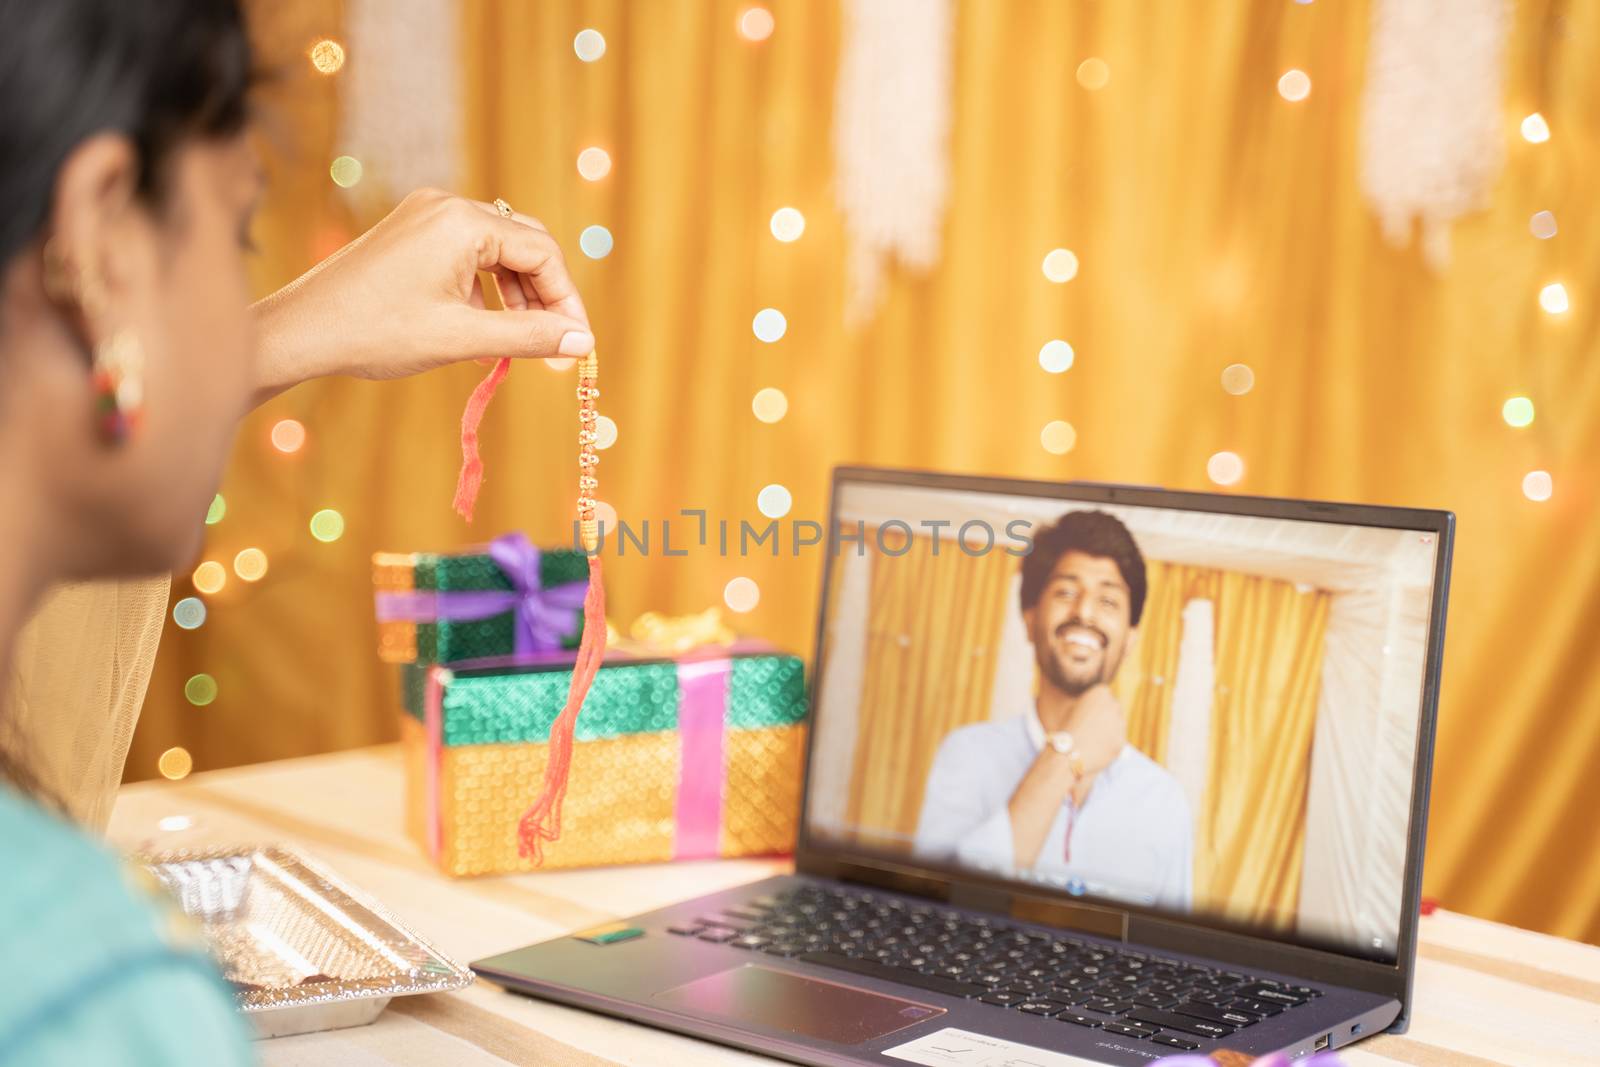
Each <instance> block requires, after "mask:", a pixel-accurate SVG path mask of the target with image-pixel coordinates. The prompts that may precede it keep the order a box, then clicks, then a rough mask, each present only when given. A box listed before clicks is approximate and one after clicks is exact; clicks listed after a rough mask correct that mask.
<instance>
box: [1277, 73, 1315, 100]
mask: <svg viewBox="0 0 1600 1067" xmlns="http://www.w3.org/2000/svg"><path fill="white" fill-rule="evenodd" d="M1278 95H1279V96H1281V97H1283V98H1284V99H1285V100H1287V101H1289V102H1290V103H1292V104H1297V103H1299V102H1300V101H1302V100H1304V99H1305V98H1306V97H1308V96H1310V95H1311V76H1310V75H1309V74H1307V73H1306V72H1305V71H1303V70H1295V69H1290V70H1286V71H1284V72H1283V76H1282V77H1281V78H1279V79H1278Z"/></svg>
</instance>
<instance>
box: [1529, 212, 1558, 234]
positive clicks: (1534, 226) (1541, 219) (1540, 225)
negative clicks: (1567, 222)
mask: <svg viewBox="0 0 1600 1067" xmlns="http://www.w3.org/2000/svg"><path fill="white" fill-rule="evenodd" d="M1528 232H1529V233H1531V234H1533V235H1534V236H1535V237H1537V238H1538V239H1539V240H1541V241H1548V240H1549V239H1550V238H1552V237H1554V236H1555V235H1556V217H1555V214H1554V213H1553V212H1549V211H1535V212H1534V213H1533V217H1532V218H1530V219H1529V220H1528Z"/></svg>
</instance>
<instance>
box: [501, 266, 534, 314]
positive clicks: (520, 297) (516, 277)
mask: <svg viewBox="0 0 1600 1067" xmlns="http://www.w3.org/2000/svg"><path fill="white" fill-rule="evenodd" d="M490 273H491V274H493V276H494V283H495V285H496V286H498V287H499V289H500V303H501V305H502V306H503V307H505V308H507V309H508V310H511V311H521V310H522V309H523V308H526V307H528V306H529V304H528V296H529V292H528V289H527V288H526V287H525V286H524V284H523V278H522V275H520V274H518V273H516V272H515V271H509V270H506V269H505V268H504V267H496V268H495V269H494V270H493V271H491V272H490ZM533 306H534V307H537V306H538V305H537V304H534V305H533Z"/></svg>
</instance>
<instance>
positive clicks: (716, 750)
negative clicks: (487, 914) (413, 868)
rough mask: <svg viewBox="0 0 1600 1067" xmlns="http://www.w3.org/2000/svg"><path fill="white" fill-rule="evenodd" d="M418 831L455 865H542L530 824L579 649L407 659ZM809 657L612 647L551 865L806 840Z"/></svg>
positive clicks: (577, 754) (586, 713)
mask: <svg viewBox="0 0 1600 1067" xmlns="http://www.w3.org/2000/svg"><path fill="white" fill-rule="evenodd" d="M402 673H403V679H404V683H403V686H402V688H403V691H404V701H405V705H406V709H405V710H406V714H405V715H404V716H402V721H401V727H402V730H401V737H402V741H403V743H404V749H405V765H406V789H407V801H406V811H407V824H408V830H409V832H410V834H411V836H413V837H414V838H416V839H417V840H418V841H419V842H420V843H421V844H422V846H423V848H424V849H425V850H426V851H427V853H428V854H429V856H430V857H431V858H432V859H433V861H434V862H435V863H436V864H437V865H438V866H439V867H440V869H441V870H443V871H444V872H445V873H447V874H451V875H478V874H495V873H503V872H510V871H526V870H531V869H533V865H532V863H531V862H530V861H528V860H526V859H524V858H523V857H522V856H521V855H519V853H518V849H517V824H518V821H519V819H520V818H521V817H522V814H523V812H524V811H525V810H526V809H527V807H528V805H529V804H530V803H531V802H532V801H533V799H534V798H535V796H536V795H537V794H538V792H539V788H540V784H541V782H542V781H543V777H544V770H545V764H546V762H547V760H548V756H549V748H550V746H549V744H548V738H549V735H550V726H551V723H553V722H554V721H555V718H556V716H557V715H558V714H559V713H560V711H561V708H562V705H563V703H564V702H565V700H566V694H567V685H568V682H569V680H570V678H571V674H572V655H571V654H570V653H566V654H563V653H559V652H557V653H544V654H534V655H531V656H527V655H525V656H520V657H512V658H510V659H507V660H503V661H497V662H491V663H487V664H484V665H466V666H462V665H457V666H455V667H447V666H439V665H425V664H416V663H413V664H409V665H407V666H405V667H403V668H402ZM805 714H806V693H805V680H804V667H803V665H802V663H801V661H800V660H799V659H798V658H796V657H794V656H790V655H784V654H781V653H778V652H776V651H773V650H771V649H768V648H766V647H765V646H762V645H758V644H753V643H743V642H740V643H735V644H734V645H732V646H730V647H727V648H697V649H694V650H692V651H689V652H686V653H684V654H682V655H680V656H677V657H675V658H643V657H636V656H631V655H622V656H608V658H607V659H606V661H605V663H604V664H603V665H602V667H601V669H600V671H599V673H598V674H597V675H596V676H595V679H594V684H593V686H592V687H591V688H590V690H589V695H588V699H587V700H586V701H585V702H584V706H583V710H582V713H581V714H580V715H579V716H578V720H577V732H576V736H575V743H574V746H573V754H572V765H571V775H570V778H569V781H568V786H567V794H566V800H565V803H564V804H563V807H562V813H561V836H560V838H559V839H557V840H556V841H554V842H552V843H551V844H549V845H548V846H546V848H545V850H544V862H543V864H542V866H543V867H544V868H554V867H589V866H601V865H610V864H620V863H654V862H660V861H665V860H673V859H704V858H711V857H717V856H750V855H762V854H771V853H781V852H788V851H790V850H792V849H793V847H794V840H795V833H796V829H797V825H798V820H799V810H800V775H801V762H802V760H803V758H804V749H805Z"/></svg>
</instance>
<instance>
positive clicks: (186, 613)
mask: <svg viewBox="0 0 1600 1067" xmlns="http://www.w3.org/2000/svg"><path fill="white" fill-rule="evenodd" d="M172 621H173V622H175V623H177V624H178V629H180V630H198V629H200V627H202V626H204V625H205V622H206V602H205V601H204V600H201V599H200V598H199V597H197V596H186V597H184V598H183V599H182V600H180V601H178V602H177V603H176V604H174V605H172Z"/></svg>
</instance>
